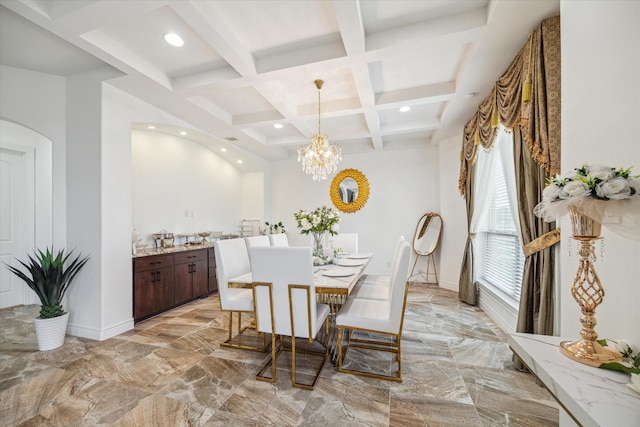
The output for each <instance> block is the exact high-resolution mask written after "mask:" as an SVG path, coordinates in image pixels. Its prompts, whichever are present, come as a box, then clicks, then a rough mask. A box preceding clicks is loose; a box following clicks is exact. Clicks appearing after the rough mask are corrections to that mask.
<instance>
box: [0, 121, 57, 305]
mask: <svg viewBox="0 0 640 427" xmlns="http://www.w3.org/2000/svg"><path fill="white" fill-rule="evenodd" d="M52 146H53V145H52V142H51V140H49V139H48V138H46V137H44V136H43V135H41V134H39V133H38V132H35V131H33V130H31V129H29V128H26V127H24V126H21V125H19V124H17V123H13V122H9V121H6V120H0V308H5V307H11V306H14V305H20V304H33V303H36V302H38V299H37V297H36V294H35V293H34V292H33V291H32V290H31V289H29V288H28V287H27V285H25V284H24V282H23V281H22V280H20V279H19V278H18V277H17V276H16V275H15V274H13V273H11V272H10V271H9V270H8V269H7V268H6V267H5V265H4V264H5V263H6V264H9V265H12V266H14V267H19V266H20V264H19V263H18V261H16V258H18V259H20V260H23V261H26V258H27V254H33V251H34V249H35V248H45V247H46V246H50V245H51V242H52V240H53V239H52V237H53V204H52V201H53V155H52V154H53V151H52Z"/></svg>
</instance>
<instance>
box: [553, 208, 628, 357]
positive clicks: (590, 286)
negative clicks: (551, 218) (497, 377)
mask: <svg viewBox="0 0 640 427" xmlns="http://www.w3.org/2000/svg"><path fill="white" fill-rule="evenodd" d="M569 216H570V218H571V229H572V231H573V238H574V239H575V240H577V241H578V242H580V246H579V248H578V255H580V262H579V265H578V271H577V273H576V275H575V277H574V278H573V286H571V295H573V298H574V299H575V300H576V302H577V303H578V305H579V306H580V310H581V312H582V316H580V323H582V330H581V331H580V336H581V337H582V338H580V339H579V340H577V341H573V342H571V341H563V342H561V343H560V353H562V354H563V355H565V356H566V357H568V358H569V359H571V360H575V361H576V362H580V363H583V364H585V365H589V366H595V367H599V366H600V365H602V364H603V363H610V362H620V361H621V360H622V358H621V357H620V356H619V355H618V354H616V353H613V352H611V351H609V350H607V349H605V348H604V347H602V346H601V345H600V344H599V343H598V341H597V338H598V334H597V333H596V331H595V329H594V328H595V326H596V324H597V323H598V322H597V320H596V316H595V313H596V307H598V305H600V303H601V302H602V300H603V298H604V289H603V288H602V284H601V283H600V278H599V277H598V273H596V270H595V268H594V266H593V264H594V262H595V260H596V255H595V251H594V249H593V241H594V240H598V239H599V238H600V231H601V225H600V223H599V222H597V221H594V220H593V219H591V218H589V217H587V216H585V215H583V214H581V213H580V212H579V211H578V210H577V209H575V208H571V209H570V211H569Z"/></svg>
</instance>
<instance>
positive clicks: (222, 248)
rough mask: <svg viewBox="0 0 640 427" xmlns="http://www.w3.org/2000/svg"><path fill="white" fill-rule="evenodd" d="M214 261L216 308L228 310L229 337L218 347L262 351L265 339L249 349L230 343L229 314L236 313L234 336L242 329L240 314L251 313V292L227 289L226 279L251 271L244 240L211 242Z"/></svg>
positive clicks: (231, 326) (230, 317) (231, 334)
mask: <svg viewBox="0 0 640 427" xmlns="http://www.w3.org/2000/svg"><path fill="white" fill-rule="evenodd" d="M213 250H214V253H215V259H216V270H217V271H216V274H217V277H218V295H219V296H220V308H221V309H222V310H224V311H229V328H228V330H229V336H228V338H227V340H226V341H224V342H222V343H221V345H223V346H226V347H234V348H241V349H245V350H257V351H264V350H265V349H266V343H265V337H264V335H263V336H262V337H260V338H261V345H256V346H251V345H246V344H239V343H237V342H236V343H234V342H232V336H233V313H238V335H239V334H241V333H242V332H243V331H244V330H245V329H246V327H245V328H243V327H242V314H241V313H242V312H248V313H253V293H252V291H251V289H241V288H230V287H229V280H230V279H232V278H234V277H238V276H241V275H243V274H246V273H250V272H251V264H250V263H249V253H248V251H247V245H246V243H245V241H244V239H241V238H238V239H225V240H216V241H214V242H213Z"/></svg>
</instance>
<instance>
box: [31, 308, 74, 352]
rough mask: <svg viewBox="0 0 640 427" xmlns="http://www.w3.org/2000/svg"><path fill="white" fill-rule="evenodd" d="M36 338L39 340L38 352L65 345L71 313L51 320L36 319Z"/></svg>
mask: <svg viewBox="0 0 640 427" xmlns="http://www.w3.org/2000/svg"><path fill="white" fill-rule="evenodd" d="M33 322H34V324H35V327H36V337H37V338H38V350H40V351H46V350H53V349H54V348H58V347H60V346H61V345H62V344H64V336H65V335H66V333H67V323H69V313H68V312H67V313H65V314H63V315H62V316H58V317H53V318H51V319H40V318H37V319H34V320H33Z"/></svg>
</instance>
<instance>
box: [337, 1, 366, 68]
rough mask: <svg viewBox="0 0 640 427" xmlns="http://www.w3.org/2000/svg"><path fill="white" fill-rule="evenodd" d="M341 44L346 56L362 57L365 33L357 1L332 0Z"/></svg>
mask: <svg viewBox="0 0 640 427" xmlns="http://www.w3.org/2000/svg"><path fill="white" fill-rule="evenodd" d="M333 10H334V11H335V13H336V19H337V20H338V27H339V28H340V34H341V36H342V42H343V43H344V48H345V50H346V52H347V55H348V56H352V57H353V56H358V55H362V54H363V53H364V51H365V33H364V24H363V22H362V13H361V12H360V2H359V1H358V0H333Z"/></svg>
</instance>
